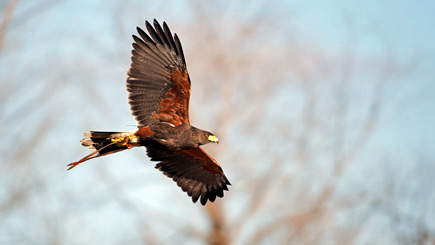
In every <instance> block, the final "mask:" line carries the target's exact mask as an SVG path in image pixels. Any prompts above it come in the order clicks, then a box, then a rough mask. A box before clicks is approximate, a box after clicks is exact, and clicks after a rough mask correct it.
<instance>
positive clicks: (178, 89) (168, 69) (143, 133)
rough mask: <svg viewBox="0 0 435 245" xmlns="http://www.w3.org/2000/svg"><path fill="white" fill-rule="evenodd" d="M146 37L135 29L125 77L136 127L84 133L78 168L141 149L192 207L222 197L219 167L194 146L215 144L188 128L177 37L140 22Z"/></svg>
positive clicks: (224, 185)
mask: <svg viewBox="0 0 435 245" xmlns="http://www.w3.org/2000/svg"><path fill="white" fill-rule="evenodd" d="M145 26H146V29H147V30H148V33H149V34H147V33H145V32H144V31H143V30H142V29H141V28H139V27H137V32H138V33H139V36H140V37H138V36H135V35H133V39H134V43H133V50H132V57H131V66H130V70H129V71H128V73H127V75H128V78H127V91H128V93H129V94H128V103H129V104H130V109H131V113H132V114H133V116H134V117H135V119H136V121H137V125H138V129H137V130H133V131H125V132H99V131H89V132H85V133H84V136H85V138H84V139H83V140H82V141H81V143H82V145H83V146H86V147H89V148H90V150H91V151H93V152H92V153H91V154H89V155H87V156H85V157H84V158H82V159H81V160H79V161H77V162H73V163H70V164H68V166H69V168H68V170H70V169H72V168H74V167H75V166H77V165H78V164H80V163H82V162H84V161H87V160H90V159H93V158H96V157H101V156H105V155H109V154H112V153H115V152H119V151H123V150H127V149H131V148H132V147H139V146H145V147H146V150H147V155H148V156H149V157H150V158H151V160H152V161H156V162H158V163H157V164H156V166H155V167H156V168H157V169H159V170H160V171H162V172H163V174H165V175H166V176H168V177H170V178H172V179H173V180H174V181H175V182H176V183H177V185H178V186H179V187H181V189H182V190H183V191H185V192H186V193H187V195H189V196H191V197H192V201H193V202H194V203H195V202H196V201H198V200H200V201H201V204H202V205H205V204H206V203H207V201H211V202H213V201H214V200H215V199H216V196H218V197H223V196H224V192H223V191H224V190H228V185H231V184H230V182H229V181H228V179H227V178H226V177H225V175H224V172H223V171H222V168H221V167H220V165H219V164H218V163H217V162H216V160H214V159H213V158H212V157H211V156H210V155H208V154H207V153H206V152H205V151H204V150H203V149H202V148H201V147H200V146H201V145H204V144H207V143H211V142H212V143H218V138H217V137H216V136H215V135H213V134H212V133H210V132H208V131H204V130H201V129H198V128H196V127H194V126H192V125H190V121H189V98H190V86H191V83H190V77H189V74H188V72H187V68H186V61H185V59H184V54H183V49H182V47H181V43H180V40H179V39H178V36H177V34H174V35H172V33H171V31H170V30H169V27H168V25H167V24H166V23H165V22H163V26H161V25H160V24H159V23H158V22H157V20H154V22H153V25H151V24H150V23H149V22H148V21H146V22H145Z"/></svg>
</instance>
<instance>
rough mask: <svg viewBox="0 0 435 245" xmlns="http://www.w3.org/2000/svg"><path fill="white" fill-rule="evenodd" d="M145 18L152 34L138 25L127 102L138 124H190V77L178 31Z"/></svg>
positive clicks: (129, 73) (129, 75)
mask: <svg viewBox="0 0 435 245" xmlns="http://www.w3.org/2000/svg"><path fill="white" fill-rule="evenodd" d="M153 24H154V27H153V26H151V24H150V23H149V22H148V21H146V22H145V25H146V28H147V30H148V33H149V35H150V36H151V37H150V36H149V35H147V34H146V33H145V32H144V31H143V30H142V29H140V28H139V27H138V28H137V31H138V33H139V36H140V38H139V37H137V36H135V35H133V39H134V41H135V42H134V43H133V50H132V57H131V62H132V63H131V67H130V70H129V71H128V78H127V91H128V92H129V95H128V103H129V104H130V109H131V112H132V114H133V116H134V117H135V118H136V121H137V123H138V127H144V126H147V125H150V124H152V123H154V122H158V121H164V122H169V123H172V124H173V125H175V126H178V125H181V124H183V123H186V124H189V98H190V79H189V74H188V73H187V69H186V62H185V59H184V54H183V49H182V47H181V43H180V40H179V39H178V37H177V34H175V35H174V36H172V34H171V31H170V30H169V27H168V25H167V24H166V23H165V22H163V28H162V27H161V26H160V24H159V23H158V22H157V21H156V20H154V23H153Z"/></svg>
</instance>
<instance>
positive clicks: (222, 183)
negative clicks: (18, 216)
mask: <svg viewBox="0 0 435 245" xmlns="http://www.w3.org/2000/svg"><path fill="white" fill-rule="evenodd" d="M147 154H148V156H149V157H150V158H151V160H152V161H159V162H160V163H158V164H157V165H156V168H157V169H159V170H160V171H162V172H163V173H164V174H165V175H166V176H168V177H170V178H172V179H173V180H174V181H175V182H176V183H177V185H178V186H180V187H181V189H182V190H183V191H185V192H187V195H189V196H191V197H192V201H193V202H196V201H198V199H199V198H200V197H201V204H202V205H205V204H206V203H207V200H210V201H211V202H213V201H214V200H215V199H216V196H218V197H223V196H224V192H223V191H224V190H228V187H227V185H231V183H230V182H229V181H228V179H227V178H226V177H225V175H224V172H223V171H222V168H221V167H220V166H219V164H218V163H217V162H216V161H215V160H214V159H213V158H211V157H210V156H209V155H208V154H207V153H206V152H204V150H202V149H201V148H200V147H197V148H190V149H184V150H175V151H174V150H169V149H167V148H163V147H158V146H147Z"/></svg>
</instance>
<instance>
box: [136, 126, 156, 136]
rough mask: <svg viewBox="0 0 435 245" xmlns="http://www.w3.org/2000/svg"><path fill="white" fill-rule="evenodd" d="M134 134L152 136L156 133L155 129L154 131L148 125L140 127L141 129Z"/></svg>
mask: <svg viewBox="0 0 435 245" xmlns="http://www.w3.org/2000/svg"><path fill="white" fill-rule="evenodd" d="M134 135H137V136H139V137H150V136H152V135H154V131H152V130H151V129H150V127H148V126H146V127H142V128H139V130H137V131H136V133H134Z"/></svg>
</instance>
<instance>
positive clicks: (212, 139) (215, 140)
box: [208, 135, 219, 143]
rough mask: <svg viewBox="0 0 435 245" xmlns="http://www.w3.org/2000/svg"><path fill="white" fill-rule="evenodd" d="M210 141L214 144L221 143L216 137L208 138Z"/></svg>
mask: <svg viewBox="0 0 435 245" xmlns="http://www.w3.org/2000/svg"><path fill="white" fill-rule="evenodd" d="M208 140H209V141H211V142H214V143H219V139H218V138H217V137H216V136H214V135H210V136H208Z"/></svg>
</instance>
